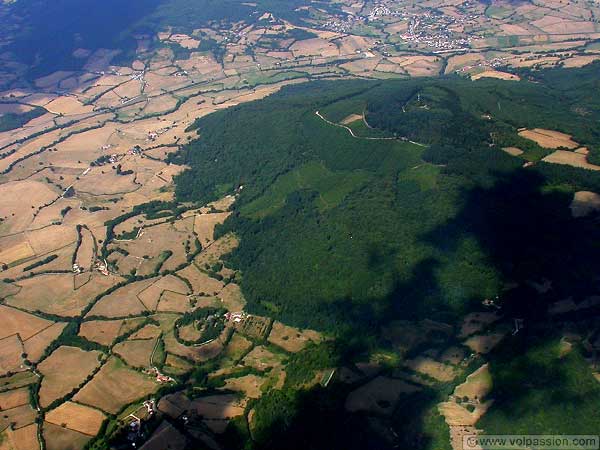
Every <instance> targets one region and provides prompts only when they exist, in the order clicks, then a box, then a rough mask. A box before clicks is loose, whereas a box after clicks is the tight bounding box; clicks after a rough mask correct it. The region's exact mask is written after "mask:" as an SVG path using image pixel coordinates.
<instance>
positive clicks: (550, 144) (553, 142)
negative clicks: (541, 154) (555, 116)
mask: <svg viewBox="0 0 600 450" xmlns="http://www.w3.org/2000/svg"><path fill="white" fill-rule="evenodd" d="M519 136H521V137H524V138H525V139H530V140H532V141H534V142H535V143H536V144H538V145H539V146H540V147H544V148H559V147H565V148H568V149H575V148H577V147H579V144H578V143H577V142H575V141H574V140H573V139H571V136H570V135H568V134H565V133H560V132H558V131H552V130H545V129H543V128H534V129H533V130H523V131H520V132H519Z"/></svg>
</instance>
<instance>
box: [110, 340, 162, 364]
mask: <svg viewBox="0 0 600 450" xmlns="http://www.w3.org/2000/svg"><path fill="white" fill-rule="evenodd" d="M155 345H156V339H136V340H133V339H132V340H127V341H124V342H119V343H118V344H117V345H115V346H114V347H113V352H114V353H115V354H117V355H118V356H120V357H121V358H122V359H123V361H125V362H126V363H127V364H129V365H130V366H133V367H140V368H145V367H149V366H150V356H151V355H152V350H154V346H155Z"/></svg>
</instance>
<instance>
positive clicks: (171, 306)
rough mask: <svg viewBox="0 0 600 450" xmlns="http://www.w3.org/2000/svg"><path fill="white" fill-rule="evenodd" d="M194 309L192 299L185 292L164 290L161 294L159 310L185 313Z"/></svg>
mask: <svg viewBox="0 0 600 450" xmlns="http://www.w3.org/2000/svg"><path fill="white" fill-rule="evenodd" d="M191 309H192V304H191V302H190V299H189V298H188V296H187V295H185V294H180V293H177V292H172V291H163V293H162V294H161V295H160V301H159V303H158V307H157V308H156V310H157V311H161V312H179V313H184V312H187V311H190V310H191Z"/></svg>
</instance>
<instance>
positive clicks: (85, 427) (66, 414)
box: [45, 402, 106, 436]
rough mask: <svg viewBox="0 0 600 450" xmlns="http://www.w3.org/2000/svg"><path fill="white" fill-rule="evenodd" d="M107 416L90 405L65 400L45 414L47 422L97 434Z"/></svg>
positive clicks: (91, 434) (85, 432)
mask: <svg viewBox="0 0 600 450" xmlns="http://www.w3.org/2000/svg"><path fill="white" fill-rule="evenodd" d="M105 418H106V416H105V415H104V414H102V413H101V412H100V411H98V410H97V409H94V408H90V407H89V406H84V405H80V404H78V403H73V402H65V403H63V404H62V405H60V406H59V407H58V408H56V409H53V410H52V411H49V412H47V413H46V415H45V419H46V422H49V423H53V424H54V425H58V426H64V427H65V428H69V429H71V430H74V431H78V432H80V433H83V434H87V435H90V436H95V435H96V433H98V431H99V430H100V426H101V425H102V422H103V421H104V419H105Z"/></svg>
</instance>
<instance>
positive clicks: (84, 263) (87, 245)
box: [76, 228, 96, 272]
mask: <svg viewBox="0 0 600 450" xmlns="http://www.w3.org/2000/svg"><path fill="white" fill-rule="evenodd" d="M81 237H82V239H81V245H80V246H79V249H78V250H77V259H76V263H77V264H78V265H79V267H81V268H82V269H83V270H85V271H86V272H87V271H89V270H91V269H92V264H93V263H94V260H95V259H96V252H95V242H94V235H93V234H92V233H91V231H90V230H88V229H87V228H82V229H81Z"/></svg>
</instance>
